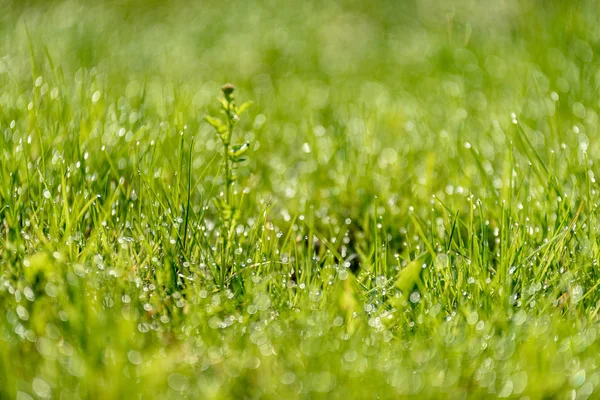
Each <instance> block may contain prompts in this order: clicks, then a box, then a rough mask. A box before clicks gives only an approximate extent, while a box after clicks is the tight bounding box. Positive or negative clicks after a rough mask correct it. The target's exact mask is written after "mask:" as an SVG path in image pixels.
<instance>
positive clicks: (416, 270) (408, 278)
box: [395, 260, 423, 299]
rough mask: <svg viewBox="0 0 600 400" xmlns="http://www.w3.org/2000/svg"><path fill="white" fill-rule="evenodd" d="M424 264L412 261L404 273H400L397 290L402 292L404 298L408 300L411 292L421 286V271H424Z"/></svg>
mask: <svg viewBox="0 0 600 400" xmlns="http://www.w3.org/2000/svg"><path fill="white" fill-rule="evenodd" d="M422 264H423V262H422V261H419V260H414V261H412V262H411V263H410V264H408V265H407V266H406V267H405V268H404V269H403V270H402V271H400V274H399V275H398V279H396V284H395V285H396V288H398V289H399V290H400V291H401V292H402V296H403V297H404V298H405V299H408V296H410V293H411V291H412V290H413V289H414V287H415V286H416V285H417V284H419V282H420V280H421V270H422V269H423V268H422V267H421V265H422Z"/></svg>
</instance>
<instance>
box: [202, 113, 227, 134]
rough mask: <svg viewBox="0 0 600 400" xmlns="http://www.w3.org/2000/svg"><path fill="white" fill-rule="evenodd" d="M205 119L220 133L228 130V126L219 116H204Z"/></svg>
mask: <svg viewBox="0 0 600 400" xmlns="http://www.w3.org/2000/svg"><path fill="white" fill-rule="evenodd" d="M204 120H205V121H206V122H208V123H209V124H210V125H211V126H212V127H213V128H215V130H216V131H217V132H218V133H222V132H224V131H226V130H227V126H226V125H225V124H224V123H223V121H221V120H220V119H219V118H214V117H211V116H209V115H207V116H206V117H204Z"/></svg>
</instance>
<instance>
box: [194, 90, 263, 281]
mask: <svg viewBox="0 0 600 400" xmlns="http://www.w3.org/2000/svg"><path fill="white" fill-rule="evenodd" d="M221 91H222V92H223V97H220V98H219V104H220V112H221V114H222V115H223V117H224V119H221V118H217V117H212V116H206V117H205V118H204V119H205V121H206V122H208V123H209V124H210V125H211V126H212V127H213V128H214V129H215V131H216V133H217V136H218V137H219V139H220V140H221V144H222V145H223V161H222V163H223V168H222V169H223V181H224V191H223V192H221V193H220V195H219V196H217V197H216V198H215V199H214V204H215V206H216V207H217V210H218V211H219V214H220V223H221V229H220V235H219V239H220V240H219V246H220V248H219V251H218V254H219V262H218V268H219V277H218V279H219V280H218V284H219V285H221V287H223V286H224V285H225V283H226V279H227V276H228V275H229V273H230V272H231V270H232V267H231V265H232V264H231V254H230V253H231V249H232V237H233V230H234V228H235V223H236V221H237V220H238V219H239V217H240V209H239V205H240V200H239V199H235V198H234V197H233V193H232V185H233V183H234V182H235V180H236V176H235V174H234V167H235V166H236V165H237V164H238V163H241V162H243V161H245V160H246V158H245V157H244V156H245V154H246V153H247V151H248V149H249V147H250V143H248V142H244V143H241V144H233V133H234V129H235V126H236V124H237V123H238V121H239V120H240V116H241V115H242V114H243V113H244V112H245V111H246V110H247V109H248V108H249V107H250V106H251V105H252V102H251V101H247V102H245V103H243V104H241V105H240V106H237V105H236V103H235V95H234V92H235V87H234V86H233V85H232V84H230V83H228V84H226V85H223V87H221Z"/></svg>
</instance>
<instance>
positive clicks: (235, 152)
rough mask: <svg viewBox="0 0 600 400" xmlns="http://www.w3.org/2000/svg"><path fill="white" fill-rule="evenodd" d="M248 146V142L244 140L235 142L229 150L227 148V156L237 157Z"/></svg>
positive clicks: (241, 154) (242, 153)
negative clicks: (241, 142) (242, 142)
mask: <svg viewBox="0 0 600 400" xmlns="http://www.w3.org/2000/svg"><path fill="white" fill-rule="evenodd" d="M249 148H250V143H248V142H246V143H244V144H236V145H235V146H232V147H231V150H229V156H230V157H233V158H239V157H241V156H243V155H244V154H245V153H246V152H247V151H248V149H249Z"/></svg>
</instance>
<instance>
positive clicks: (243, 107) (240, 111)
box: [235, 101, 254, 115]
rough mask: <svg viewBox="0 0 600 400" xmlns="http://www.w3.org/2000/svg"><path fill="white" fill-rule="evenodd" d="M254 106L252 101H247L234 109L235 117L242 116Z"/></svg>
mask: <svg viewBox="0 0 600 400" xmlns="http://www.w3.org/2000/svg"><path fill="white" fill-rule="evenodd" d="M252 104H254V103H253V102H252V101H247V102H245V103H244V104H242V105H241V106H239V107H238V108H236V110H235V112H236V114H237V115H242V114H243V113H244V112H245V111H246V110H247V109H248V108H250V106H251V105H252Z"/></svg>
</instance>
